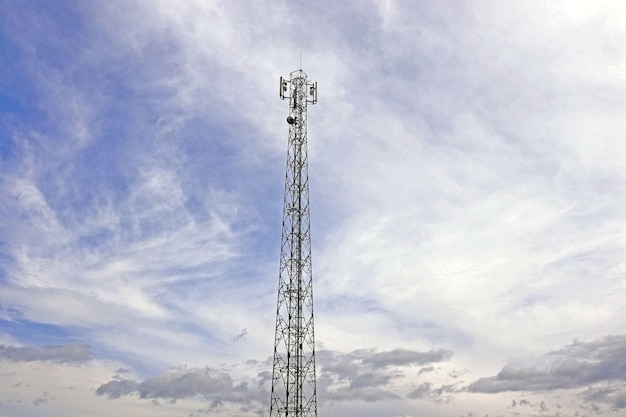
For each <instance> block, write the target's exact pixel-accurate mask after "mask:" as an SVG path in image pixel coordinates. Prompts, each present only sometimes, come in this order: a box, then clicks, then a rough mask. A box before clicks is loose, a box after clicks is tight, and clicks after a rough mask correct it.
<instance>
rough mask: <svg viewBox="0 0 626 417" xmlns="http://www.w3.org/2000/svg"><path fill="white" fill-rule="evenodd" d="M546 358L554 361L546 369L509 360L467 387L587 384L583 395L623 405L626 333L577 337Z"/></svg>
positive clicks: (496, 389)
mask: <svg viewBox="0 0 626 417" xmlns="http://www.w3.org/2000/svg"><path fill="white" fill-rule="evenodd" d="M547 358H548V359H549V360H550V361H551V362H552V363H551V365H550V366H549V367H548V368H546V369H538V368H536V367H528V366H520V365H514V364H508V365H506V366H504V367H503V368H502V370H501V371H500V372H499V373H498V374H497V375H496V376H492V377H487V378H480V379H478V380H477V381H475V382H473V383H472V384H470V385H469V387H468V390H469V391H470V392H482V393H497V392H503V391H544V390H555V389H567V388H580V387H588V388H587V389H586V390H585V391H583V393H581V397H582V398H584V399H587V400H589V401H593V400H595V401H605V402H611V403H613V406H614V407H616V408H624V406H625V401H624V398H625V395H624V390H623V388H624V382H625V381H626V335H617V336H607V337H605V338H602V339H598V340H595V341H591V342H580V341H574V342H573V343H572V344H571V345H567V346H565V347H563V348H562V349H559V350H557V351H554V352H550V353H549V354H548V355H547ZM615 384H618V385H617V386H616V385H615ZM592 385H593V386H594V387H591V386H592ZM596 385H601V387H600V388H598V387H595V386H596Z"/></svg>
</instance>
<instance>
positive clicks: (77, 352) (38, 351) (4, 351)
mask: <svg viewBox="0 0 626 417" xmlns="http://www.w3.org/2000/svg"><path fill="white" fill-rule="evenodd" d="M91 358H92V356H91V351H90V349H89V346H86V345H79V344H69V345H46V346H43V347H42V348H36V347H30V346H26V347H14V346H5V345H0V359H5V360H10V361H15V362H33V361H50V362H59V363H82V362H87V361H88V360H90V359H91Z"/></svg>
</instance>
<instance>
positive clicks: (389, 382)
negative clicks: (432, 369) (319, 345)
mask: <svg viewBox="0 0 626 417" xmlns="http://www.w3.org/2000/svg"><path fill="white" fill-rule="evenodd" d="M317 357H318V365H319V368H320V377H319V380H320V384H319V387H320V388H321V390H322V391H323V393H324V394H323V395H324V398H328V399H331V400H333V401H345V400H356V399H362V400H364V401H370V402H373V401H381V400H388V399H400V398H401V396H400V395H399V394H398V392H397V391H398V390H397V386H396V384H397V380H398V379H399V378H401V377H403V376H404V372H403V370H402V368H403V367H407V366H423V365H429V364H432V363H437V362H443V361H447V360H448V359H450V358H451V357H452V352H451V351H449V350H444V349H439V350H430V351H417V350H409V349H393V350H389V351H382V352H377V351H376V350H375V349H358V350H354V351H351V352H348V353H341V352H335V351H329V350H322V351H319V352H317Z"/></svg>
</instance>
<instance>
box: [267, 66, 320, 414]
mask: <svg viewBox="0 0 626 417" xmlns="http://www.w3.org/2000/svg"><path fill="white" fill-rule="evenodd" d="M280 97H281V98H282V99H283V100H289V116H288V117H287V123H288V124H289V143H288V150H287V171H286V176H285V200H284V207H283V225H282V238H281V252H280V270H279V274H278V303H277V309H276V337H275V341H274V365H273V376H272V398H271V405H270V417H279V416H280V417H290V416H294V417H296V416H298V417H299V416H303V417H317V394H316V388H315V341H314V335H313V281H312V267H311V225H310V215H309V174H308V156H307V105H308V104H315V103H316V102H317V83H310V82H309V81H307V75H306V73H305V72H304V71H302V70H298V71H294V72H292V73H291V76H290V80H285V79H283V78H282V77H281V78H280Z"/></svg>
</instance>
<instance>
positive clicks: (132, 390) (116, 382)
mask: <svg viewBox="0 0 626 417" xmlns="http://www.w3.org/2000/svg"><path fill="white" fill-rule="evenodd" d="M96 394H98V395H106V396H107V397H108V398H110V399H115V398H119V397H122V396H125V395H138V396H139V397H140V398H151V399H166V400H173V401H176V400H179V399H183V398H191V397H195V396H201V397H204V398H205V399H207V400H210V401H212V403H213V404H214V405H219V404H222V403H224V402H233V403H238V404H242V405H249V404H251V403H253V402H255V401H263V400H264V399H265V397H266V396H262V397H261V396H260V393H259V390H250V389H249V388H248V385H247V384H245V383H241V384H238V385H235V384H234V382H233V380H232V378H231V376H230V375H229V374H227V373H226V372H223V371H217V370H214V369H211V368H204V369H185V368H176V369H170V370H169V371H167V372H165V373H163V374H160V375H156V376H153V377H150V378H147V379H145V380H144V381H142V382H137V381H132V380H129V379H123V378H119V377H115V378H114V379H113V380H111V381H109V382H107V383H104V384H102V385H100V386H99V387H98V388H97V389H96Z"/></svg>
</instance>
